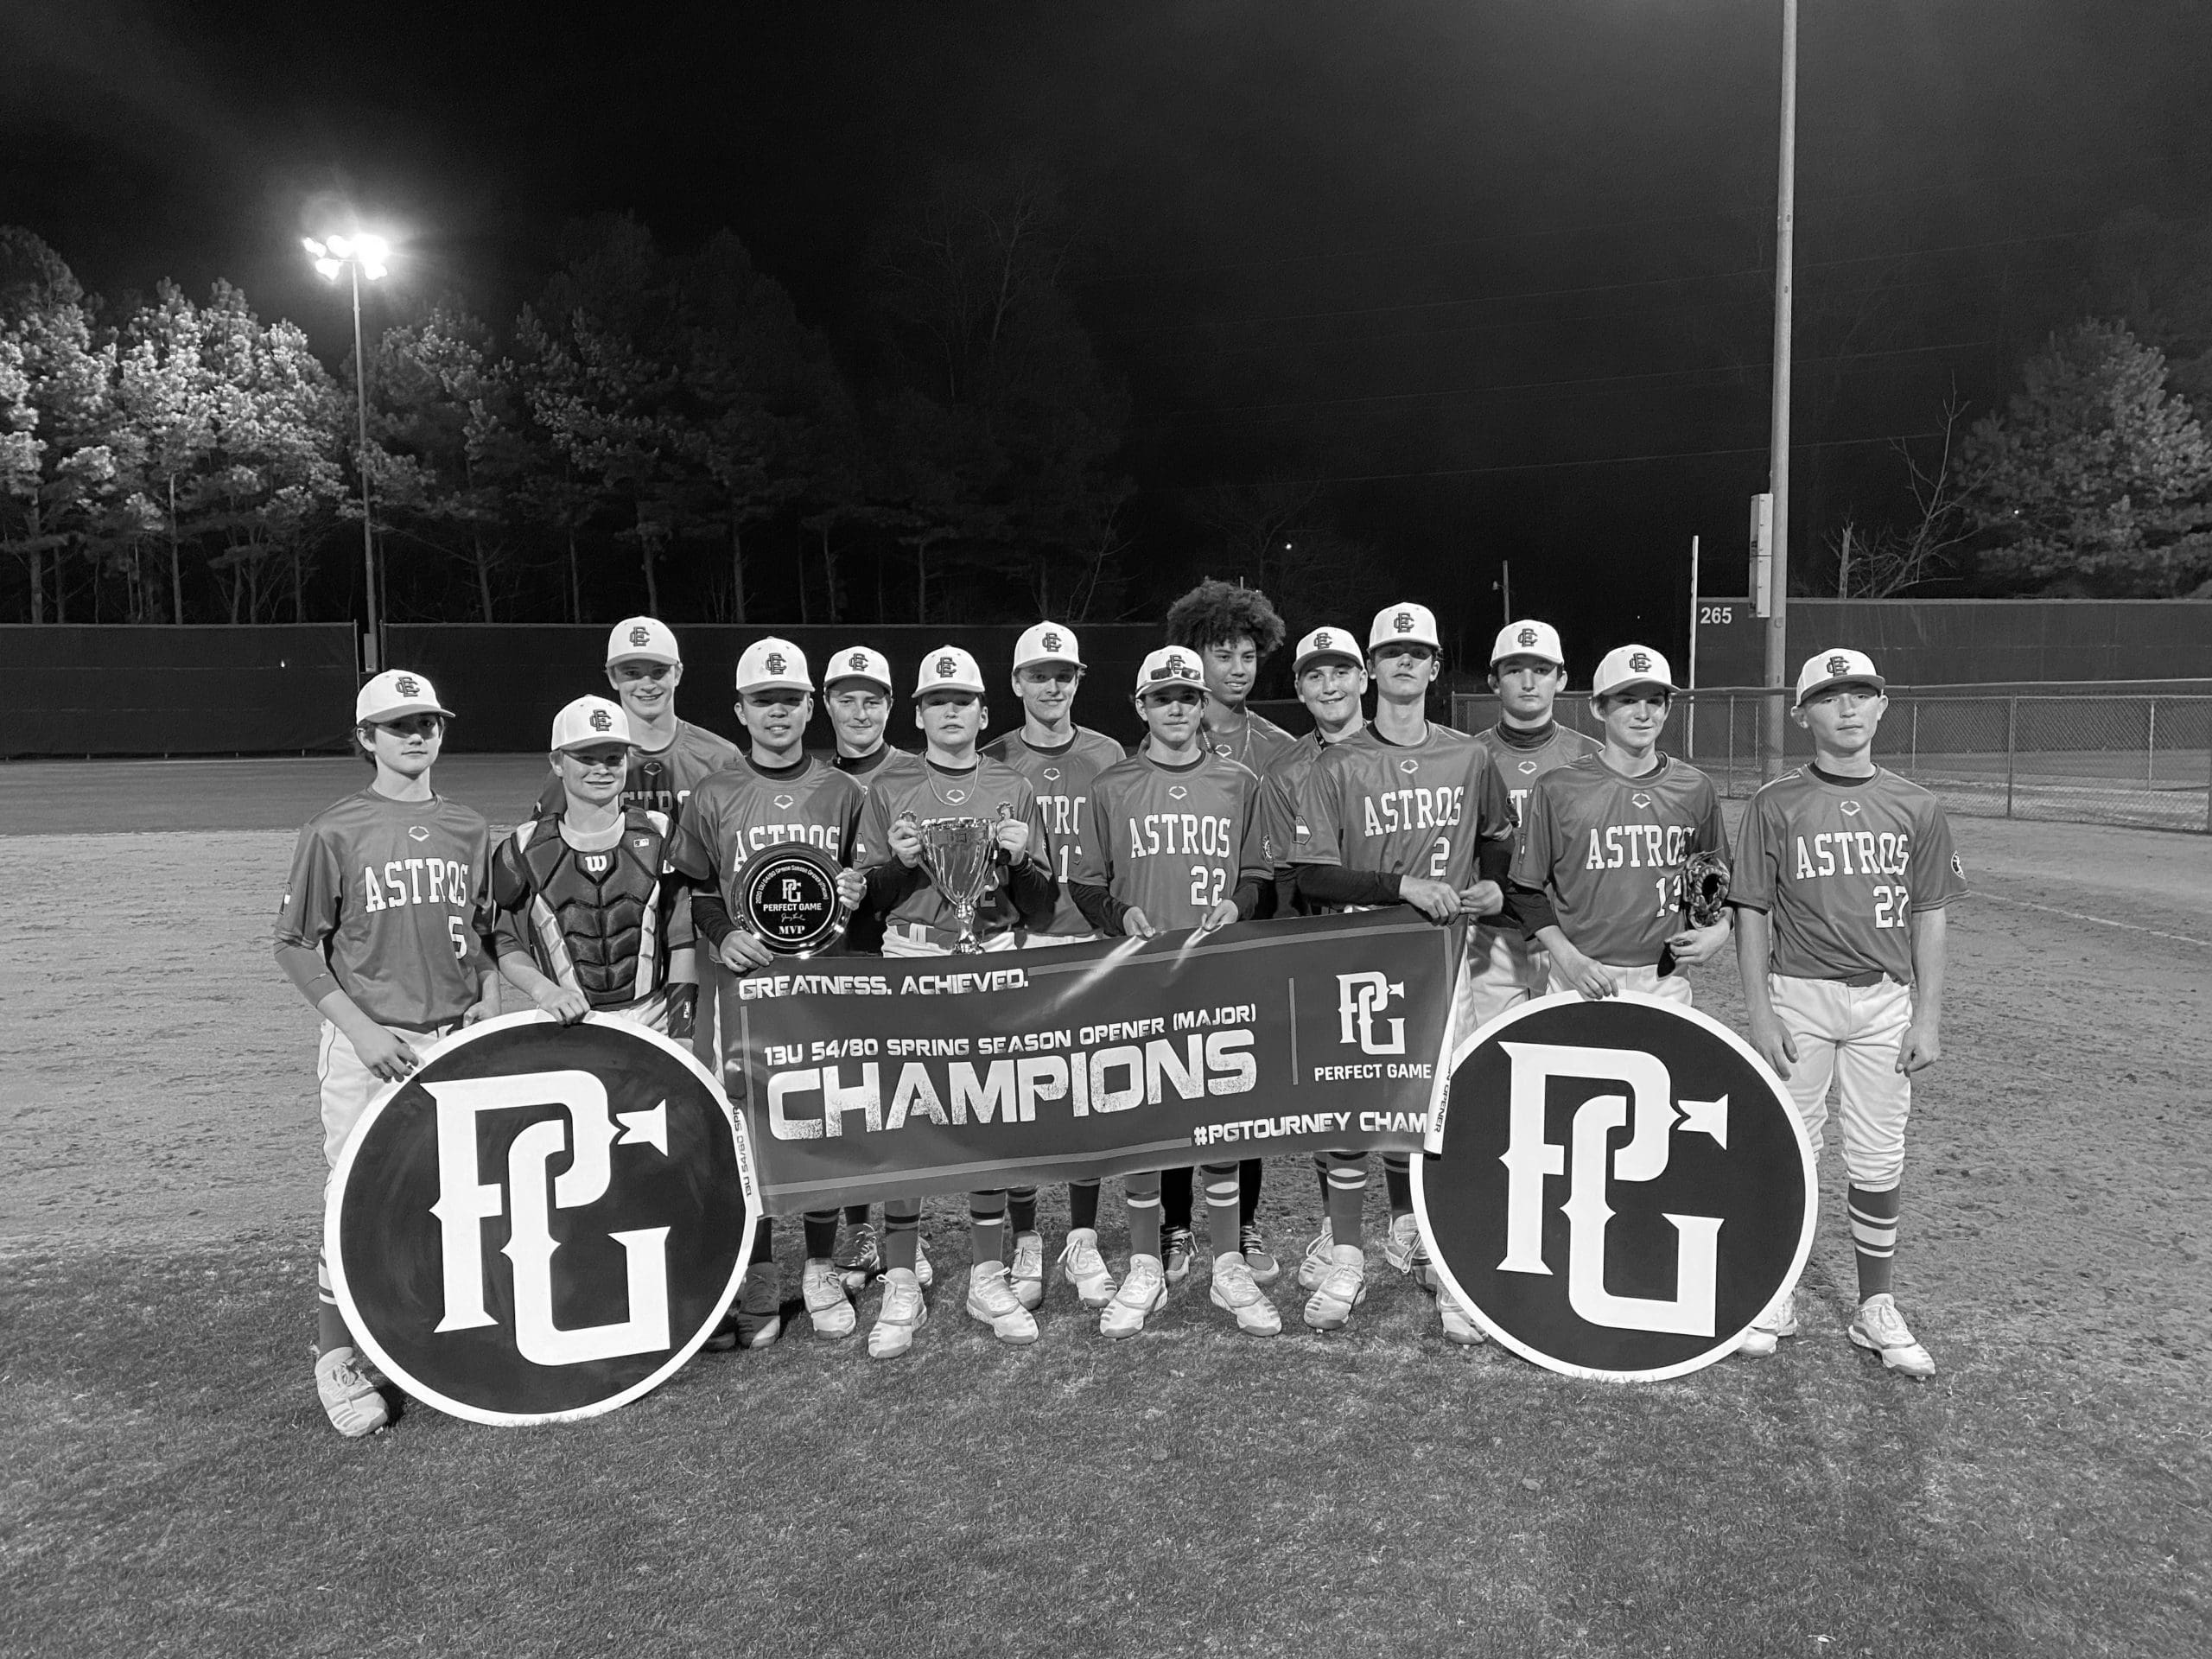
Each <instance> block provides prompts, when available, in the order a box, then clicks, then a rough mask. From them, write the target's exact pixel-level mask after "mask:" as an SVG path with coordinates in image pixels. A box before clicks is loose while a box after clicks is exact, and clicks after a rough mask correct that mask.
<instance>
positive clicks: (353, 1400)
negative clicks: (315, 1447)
mask: <svg viewBox="0 0 2212 1659" xmlns="http://www.w3.org/2000/svg"><path fill="white" fill-rule="evenodd" d="M364 1371H367V1373H368V1374H369V1375H368V1376H365V1375H363V1372H364ZM375 1375H377V1373H376V1370H375V1368H374V1367H373V1366H364V1365H363V1364H362V1363H361V1362H360V1360H359V1358H358V1357H356V1356H355V1354H354V1352H353V1350H352V1349H351V1348H334V1349H332V1350H331V1351H329V1352H328V1353H327V1354H325V1355H323V1356H322V1357H321V1358H320V1359H318V1360H316V1361H315V1393H316V1394H318V1395H321V1397H322V1409H323V1414H324V1415H326V1416H327V1417H328V1418H329V1419H330V1426H331V1427H333V1428H334V1429H336V1430H337V1431H338V1432H339V1433H340V1434H343V1435H344V1436H345V1437H346V1439H347V1440H359V1439H360V1438H361V1436H362V1435H364V1434H373V1433H376V1432H377V1430H378V1429H380V1428H382V1427H384V1426H385V1424H386V1423H389V1422H390V1421H391V1406H390V1405H389V1404H388V1403H386V1402H385V1397H384V1395H383V1394H382V1393H380V1392H379V1391H378V1387H377V1384H376V1383H372V1382H371V1381H369V1376H375ZM378 1380H379V1381H381V1380H382V1379H381V1377H379V1378H378Z"/></svg>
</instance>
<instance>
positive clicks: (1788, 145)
mask: <svg viewBox="0 0 2212 1659" xmlns="http://www.w3.org/2000/svg"><path fill="white" fill-rule="evenodd" d="M1777 171H1778V176H1777V180H1776V183H1775V194H1774V392H1773V397H1774V408H1773V411H1772V415H1771V420H1772V425H1771V427H1770V430H1769V435H1768V441H1767V447H1768V450H1769V457H1768V461H1767V467H1768V484H1767V487H1768V488H1769V489H1770V491H1772V492H1773V494H1774V529H1773V531H1772V539H1771V540H1770V543H1769V550H1770V558H1769V562H1768V565H1767V615H1766V686H1767V695H1766V696H1765V697H1764V699H1763V701H1764V703H1765V707H1764V709H1761V710H1760V729H1761V731H1762V732H1763V733H1764V738H1765V748H1766V756H1765V765H1764V767H1763V768H1762V771H1763V773H1764V776H1765V777H1767V778H1770V779H1771V778H1775V777H1777V776H1779V775H1780V773H1781V771H1782V740H1783V688H1784V687H1786V686H1787V685H1788V684H1789V302H1790V285H1791V280H1792V274H1793V267H1794V265H1795V264H1796V257H1795V254H1796V214H1797V0H1782V145H1781V157H1780V166H1779V168H1778V170H1777ZM1690 626H1691V627H1693V628H1694V627H1696V626H1697V618H1696V617H1695V616H1692V617H1691V618H1690Z"/></svg>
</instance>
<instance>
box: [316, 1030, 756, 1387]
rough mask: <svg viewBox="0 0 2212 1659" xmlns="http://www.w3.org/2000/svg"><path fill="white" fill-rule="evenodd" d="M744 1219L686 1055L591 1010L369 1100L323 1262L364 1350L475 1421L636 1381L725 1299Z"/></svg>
mask: <svg viewBox="0 0 2212 1659" xmlns="http://www.w3.org/2000/svg"><path fill="white" fill-rule="evenodd" d="M759 1213H760V1209H759V1200H758V1198H756V1197H755V1195H754V1187H753V1160H752V1157H751V1154H750V1153H749V1151H748V1149H747V1144H746V1138H745V1131H744V1127H743V1125H741V1124H740V1123H738V1122H734V1120H733V1118H732V1117H731V1116H730V1113H729V1109H728V1105H727V1104H726V1103H724V1101H723V1099H722V1097H721V1091H720V1090H717V1089H716V1088H715V1084H714V1081H713V1078H712V1077H710V1076H709V1073H708V1072H707V1071H705V1070H704V1069H703V1068H702V1067H701V1066H700V1065H699V1064H698V1062H697V1061H696V1059H695V1058H693V1057H692V1055H691V1053H690V1051H688V1050H687V1049H684V1048H683V1047H682V1046H678V1045H677V1044H675V1043H672V1042H671V1041H670V1040H669V1039H667V1038H665V1037H663V1036H661V1035H659V1034H658V1033H655V1032H651V1031H647V1030H645V1028H644V1027H639V1026H635V1025H632V1024H629V1023H628V1022H626V1021H624V1020H618V1019H615V1018H613V1017H612V1016H610V1015H606V1014H587V1015H585V1016H584V1018H583V1020H582V1021H581V1022H580V1023H578V1024H576V1025H573V1026H564V1025H562V1024H560V1023H559V1022H558V1021H556V1020H554V1019H553V1018H552V1017H551V1016H550V1015H549V1014H538V1013H536V1012H531V1013H529V1014H508V1015H506V1016H505V1017H504V1018H501V1019H497V1020H486V1021H484V1022H483V1023H482V1024H481V1025H477V1026H472V1027H468V1028H467V1029H466V1030H464V1031H462V1032H460V1033H456V1034H455V1035H454V1036H452V1037H448V1038H447V1039H445V1040H444V1041H442V1042H441V1043H439V1044H437V1045H436V1046H435V1047H433V1048H431V1049H429V1051H428V1052H426V1053H424V1054H423V1057H422V1064H421V1065H419V1066H418V1067H417V1068H416V1071H415V1072H414V1074H413V1075H412V1076H410V1077H408V1078H407V1079H406V1080H405V1081H404V1082H402V1083H397V1084H392V1085H391V1087H390V1088H388V1089H386V1090H385V1091H384V1092H383V1093H382V1094H381V1095H379V1096H378V1097H377V1098H376V1099H375V1100H373V1101H372V1102H371V1103H370V1104H369V1109H368V1110H367V1111H365V1113H363V1114H362V1116H361V1120H360V1122H358V1123H357V1124H355V1125H354V1127H353V1134H352V1135H350V1136H348V1137H347V1140H346V1146H345V1148H344V1149H343V1151H341V1152H340V1154H339V1159H338V1165H337V1167H336V1168H335V1169H334V1171H333V1172H332V1174H331V1179H330V1187H329V1195H328V1198H327V1204H326V1206H325V1211H324V1222H323V1250H324V1259H325V1260H326V1261H327V1262H328V1264H329V1267H330V1276H331V1285H332V1288H333V1290H334V1292H335V1294H336V1295H337V1299H338V1306H339V1309H340V1312H341V1313H344V1314H345V1316H346V1324H347V1325H348V1326H349V1327H351V1329H352V1330H353V1334H354V1336H355V1338H357V1339H358V1340H359V1343H360V1344H361V1347H362V1348H363V1350H364V1351H365V1352H366V1353H367V1355H368V1357H370V1358H371V1359H372V1360H374V1361H375V1362H376V1363H377V1364H378V1366H379V1367H380V1368H381V1369H382V1370H384V1371H385V1374H386V1375H387V1376H390V1377H391V1379H392V1380H393V1381H394V1382H395V1383H398V1384H399V1385H400V1386H401V1387H402V1388H404V1389H406V1390H407V1392H408V1393H409V1394H410V1395H414V1396H415V1397H416V1399H418V1400H422V1401H424V1402H427V1403H429V1404H430V1405H433V1406H435V1407H437V1408H439V1409H440V1410H441V1411H445V1412H449V1413H451V1414H453V1415H454V1416H457V1417H465V1418H467V1419H469V1420H470V1421H474V1422H480V1423H543V1422H560V1421H569V1420H571V1419H575V1418H582V1417H592V1416H596V1415H597V1414H600V1413H601V1412H605V1411H612V1410H613V1409H614V1408H616V1407H617V1406H620V1405H623V1404H625V1403H626V1402H629V1401H632V1400H634V1399H636V1398H637V1397H638V1396H639V1395H642V1394H644V1393H645V1392H646V1391H647V1390H648V1389H652V1388H655V1387H657V1386H658V1384H659V1383H662V1382H664V1380H665V1379H667V1378H668V1377H670V1376H673V1375H674V1374H675V1372H676V1371H677V1370H678V1369H679V1368H680V1367H681V1366H682V1365H683V1363H684V1362H685V1361H686V1360H688V1359H690V1357H691V1356H692V1355H693V1354H694V1353H695V1352H696V1351H698V1349H699V1347H700V1345H701V1344H702V1343H704V1342H705V1341H706V1339H707V1338H708V1337H709V1336H710V1335H711V1334H712V1333H713V1332H714V1330H715V1326H716V1325H718V1324H719V1323H720V1322H721V1317H722V1315H723V1313H725V1312H726V1311H727V1310H728V1306H729V1304H730V1302H731V1300H732V1299H733V1298H734V1296H735V1295H736V1294H737V1288H738V1283H739V1280H740V1279H741V1276H742V1274H743V1273H744V1270H745V1261H746V1257H747V1254H748V1251H749V1246H750V1244H751V1243H752V1236H753V1219H754V1217H756V1216H757V1215H758V1214H759Z"/></svg>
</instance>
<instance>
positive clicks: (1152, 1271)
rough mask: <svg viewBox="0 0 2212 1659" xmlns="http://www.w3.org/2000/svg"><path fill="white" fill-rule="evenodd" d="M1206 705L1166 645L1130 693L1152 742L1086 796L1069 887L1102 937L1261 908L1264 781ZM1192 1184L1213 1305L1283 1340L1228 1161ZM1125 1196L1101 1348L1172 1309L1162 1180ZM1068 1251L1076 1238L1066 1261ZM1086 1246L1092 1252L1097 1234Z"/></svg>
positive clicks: (1205, 923) (1256, 1332)
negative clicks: (1124, 1247) (1199, 1189)
mask: <svg viewBox="0 0 2212 1659" xmlns="http://www.w3.org/2000/svg"><path fill="white" fill-rule="evenodd" d="M1136 704H1137V713H1138V714H1139V715H1141V717H1142V718H1143V721H1144V723H1145V729H1146V731H1147V737H1146V739H1145V741H1144V743H1143V744H1142V746H1141V747H1140V748H1139V749H1138V751H1137V753H1135V754H1134V755H1131V756H1130V757H1129V758H1128V760H1122V761H1121V762H1119V763H1118V764H1116V765H1115V766H1109V767H1108V768H1107V769H1106V770H1105V771H1104V772H1101V773H1099V774H1098V777H1097V778H1096V780H1094V782H1093V783H1092V784H1091V785H1090V788H1091V801H1092V804H1093V806H1094V807H1095V809H1096V817H1095V819H1094V823H1093V828H1092V834H1091V836H1090V839H1088V840H1087V841H1086V842H1084V853H1083V855H1082V857H1081V858H1079V859H1078V860H1077V862H1076V865H1075V869H1074V882H1073V885H1074V887H1075V893H1076V899H1077V903H1078V904H1080V905H1081V906H1082V907H1083V913H1084V916H1086V917H1087V918H1090V924H1091V925H1093V926H1094V927H1096V929H1097V930H1098V931H1099V932H1101V933H1103V934H1105V935H1107V936H1108V937H1109V938H1111V937H1116V936H1121V937H1127V938H1139V939H1144V938H1151V937H1152V936H1153V935H1154V934H1155V933H1166V932H1174V931H1180V930H1183V929H1186V928H1207V929H1211V928H1217V927H1226V926H1227V925H1229V924H1230V923H1231V922H1235V921H1241V920H1247V919H1249V918H1250V917H1251V916H1252V915H1253V913H1254V912H1255V911H1257V910H1258V908H1259V906H1260V894H1261V893H1262V890H1263V888H1264V887H1265V886H1266V884H1267V882H1268V879H1269V876H1270V874H1271V872H1270V871H1269V869H1268V861H1267V858H1266V855H1265V854H1264V853H1263V852H1262V849H1261V845H1260V832H1259V812H1258V806H1259V802H1258V794H1259V785H1260V780H1259V779H1258V778H1256V777H1255V776H1254V775H1253V773H1252V772H1251V771H1250V769H1249V768H1248V767H1245V766H1239V765H1238V764H1237V763H1236V761H1234V760H1229V759H1227V758H1225V757H1224V756H1222V755H1219V754H1217V753H1214V752H1213V751H1212V750H1211V748H1210V747H1207V746H1206V744H1205V742H1204V741H1203V734H1202V733H1201V731H1200V729H1199V721H1200V710H1201V709H1203V708H1204V706H1205V680H1204V678H1203V677H1201V675H1200V673H1199V670H1198V658H1197V657H1196V656H1195V655H1194V654H1193V653H1192V652H1188V651H1184V650H1179V649H1178V648H1177V647H1175V646H1173V645H1170V646H1168V647H1167V648H1166V649H1165V650H1163V651H1155V652H1153V653H1152V654H1151V655H1150V656H1148V657H1147V658H1145V659H1144V663H1143V665H1142V666H1141V667H1140V668H1139V669H1138V671H1137V683H1136ZM1200 1179H1202V1180H1203V1181H1204V1183H1205V1194H1206V1213H1207V1216H1208V1217H1209V1222H1208V1225H1209V1228H1210V1230H1211V1249H1212V1251H1213V1289H1212V1301H1213V1305H1214V1306H1216V1307H1218V1308H1220V1309H1221V1310H1222V1311H1223V1312H1224V1313H1228V1314H1229V1315H1230V1317H1231V1318H1232V1319H1235V1320H1236V1328H1237V1329H1238V1330H1240V1331H1243V1332H1247V1333H1249V1334H1250V1335H1252V1336H1258V1337H1272V1336H1274V1334H1275V1333H1276V1332H1279V1331H1281V1329H1282V1316H1281V1314H1279V1313H1276V1312H1275V1307H1274V1303H1272V1302H1270V1301H1269V1300H1268V1298H1267V1296H1266V1294H1264V1293H1263V1292H1262V1290H1261V1288H1260V1287H1259V1286H1258V1285H1257V1284H1256V1283H1255V1282H1254V1281H1253V1277H1252V1270H1251V1268H1250V1266H1249V1264H1248V1263H1247V1262H1246V1261H1245V1259H1244V1254H1243V1239H1242V1217H1241V1215H1240V1213H1239V1205H1240V1202H1241V1198H1242V1194H1241V1192H1240V1190H1239V1183H1238V1177H1237V1165H1236V1160H1230V1161H1228V1162H1225V1163H1209V1164H1206V1165H1205V1166H1203V1168H1202V1169H1201V1170H1200ZM1122 1186H1123V1191H1124V1194H1125V1196H1126V1198H1127V1200H1128V1207H1129V1271H1128V1275H1127V1276H1126V1277H1125V1278H1123V1280H1122V1283H1121V1287H1120V1288H1119V1289H1118V1290H1116V1289H1115V1288H1114V1287H1113V1281H1111V1280H1110V1279H1109V1280H1108V1281H1106V1286H1107V1289H1108V1291H1109V1293H1110V1295H1109V1300H1107V1301H1106V1302H1105V1304H1104V1307H1103V1312H1102V1313H1100V1315H1099V1319H1098V1330H1099V1334H1101V1335H1102V1336H1108V1337H1133V1336H1135V1335H1136V1333H1137V1332H1140V1331H1141V1330H1143V1329H1144V1322H1145V1319H1146V1317H1147V1315H1148V1314H1151V1313H1157V1312H1158V1311H1159V1309H1160V1307H1161V1306H1162V1305H1163V1304H1165V1302H1166V1300H1167V1270H1166V1265H1165V1263H1164V1262H1162V1261H1161V1259H1160V1174H1159V1172H1158V1171H1153V1172H1151V1173H1139V1174H1133V1175H1130V1176H1129V1177H1128V1178H1127V1179H1125V1180H1124V1182H1123V1183H1122ZM1094 1191H1095V1188H1094ZM1095 1213H1096V1212H1095V1211H1094V1214H1095ZM1076 1243H1077V1239H1076V1236H1075V1235H1074V1234H1073V1233H1072V1232H1071V1234H1070V1235H1069V1249H1070V1250H1071V1252H1072V1251H1073V1250H1074V1249H1075V1248H1076ZM1087 1243H1088V1247H1089V1249H1090V1252H1091V1253H1092V1254H1093V1255H1095V1254H1096V1250H1097V1244H1098V1241H1097V1236H1096V1233H1095V1232H1094V1233H1092V1234H1091V1236H1090V1238H1089V1240H1088V1241H1087ZM1084 1300H1085V1301H1086V1302H1088V1301H1089V1300H1090V1297H1089V1296H1088V1295H1086V1296H1085V1298H1084Z"/></svg>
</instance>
